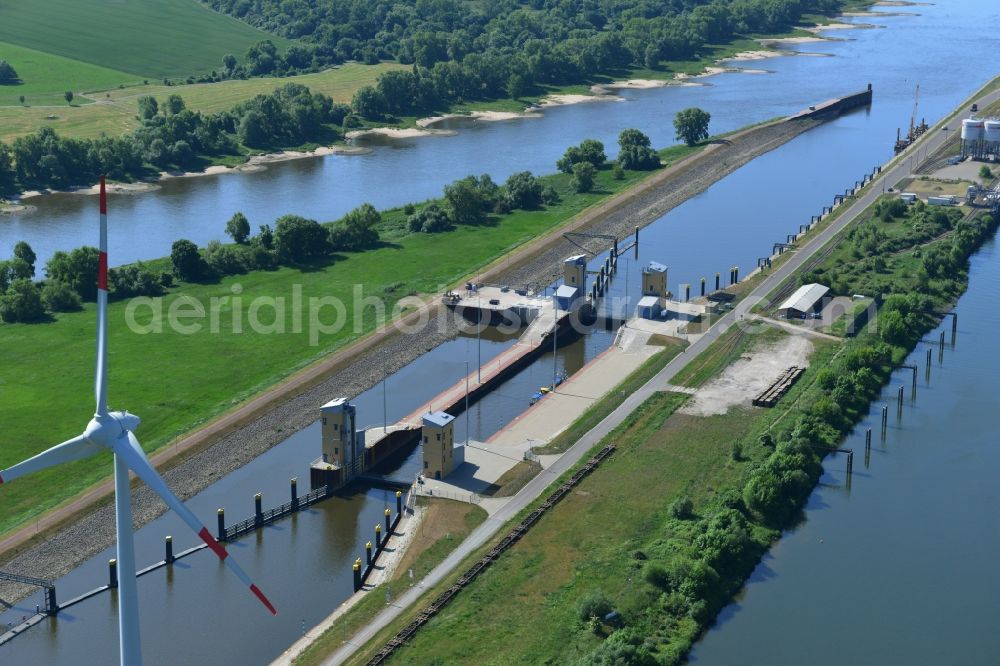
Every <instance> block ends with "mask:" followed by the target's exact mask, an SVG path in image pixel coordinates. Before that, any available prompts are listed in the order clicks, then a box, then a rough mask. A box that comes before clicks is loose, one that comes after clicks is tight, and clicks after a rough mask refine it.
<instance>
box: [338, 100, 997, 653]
mask: <svg viewBox="0 0 1000 666" xmlns="http://www.w3.org/2000/svg"><path fill="white" fill-rule="evenodd" d="M997 99H1000V90H998V91H995V92H993V93H990V94H988V95H984V96H981V97H980V98H978V99H976V100H974V101H976V103H978V104H979V106H980V107H984V106H985V105H987V104H992V103H993V102H994V101H996V100H997ZM969 103H971V101H970V102H969ZM968 106H969V105H968V104H964V105H963V106H961V107H960V110H959V111H957V112H956V113H954V114H953V115H952V116H949V117H948V119H947V120H945V121H942V122H941V123H938V124H937V125H935V126H934V127H932V128H931V129H930V130H928V131H927V133H926V134H925V135H924V136H923V137H921V139H920V140H919V141H918V142H917V143H916V144H914V145H913V146H911V147H910V149H909V150H908V151H907V152H906V153H904V154H903V155H902V156H901V157H899V158H897V159H894V160H893V161H892V162H890V164H891V165H893V166H890V167H888V168H883V169H882V173H881V174H880V176H879V177H878V178H876V179H875V181H874V182H873V185H872V186H870V187H868V188H867V190H866V191H865V193H864V194H863V195H862V196H861V197H859V198H857V199H856V200H855V201H854V202H853V203H851V204H850V206H849V207H848V208H847V210H846V211H844V212H843V213H842V214H841V215H840V217H838V218H837V219H836V220H835V221H834V222H833V223H832V224H831V225H830V226H828V227H827V228H825V229H823V230H822V231H821V232H819V233H818V234H817V235H816V236H814V237H812V238H811V239H810V240H809V241H808V242H807V243H806V244H805V245H804V246H803V247H802V248H800V249H799V250H798V251H797V252H796V253H795V254H793V255H792V256H791V257H790V258H789V259H788V260H787V261H785V262H784V263H783V264H781V266H780V267H778V268H777V269H775V270H774V272H772V273H771V274H770V275H768V276H767V277H766V278H765V279H764V280H763V281H762V282H761V283H760V284H759V285H758V286H757V287H756V288H755V289H754V290H753V291H751V292H750V293H749V294H748V295H747V297H746V298H744V299H743V300H742V301H740V303H739V304H738V305H737V306H736V307H735V308H734V309H733V310H731V311H730V312H728V313H727V314H726V315H725V316H723V317H722V318H720V319H719V320H718V321H717V322H716V324H715V325H714V326H712V328H710V329H709V330H708V332H707V333H705V335H704V336H702V337H701V338H700V339H699V340H698V341H697V342H695V343H694V344H692V345H691V346H690V347H688V348H687V349H686V350H685V352H684V353H682V354H679V355H678V356H676V357H675V358H674V359H673V360H672V361H671V362H670V363H668V364H667V365H666V367H664V368H663V370H661V371H660V372H659V373H657V374H656V376H655V377H653V378H652V379H651V380H649V381H648V382H646V384H645V385H643V386H642V387H641V388H640V389H639V390H638V391H636V392H635V393H633V394H632V395H630V396H629V397H628V398H627V399H626V400H625V402H623V403H622V404H621V405H620V406H619V407H618V409H616V410H615V411H613V412H611V414H609V415H608V416H607V417H606V418H605V419H604V420H603V421H601V422H600V423H598V424H597V425H596V426H595V427H594V428H593V429H592V430H590V431H589V432H588V433H587V434H585V435H584V436H583V437H581V438H580V439H579V440H578V441H577V442H576V444H574V445H573V446H572V447H571V448H570V449H569V450H567V451H566V453H565V454H563V456H562V457H561V458H559V460H557V461H556V462H555V463H553V465H552V466H551V467H549V468H548V469H546V470H545V471H543V472H542V473H541V474H539V475H538V476H537V477H535V478H534V479H532V481H531V482H530V483H528V484H527V485H526V486H525V487H524V488H522V489H521V491H520V492H519V493H518V494H517V495H515V496H514V497H513V498H512V499H511V501H510V502H508V503H507V504H506V505H504V506H503V508H501V509H500V510H498V511H497V512H496V513H495V514H493V515H492V516H490V517H489V518H488V519H487V520H486V521H485V522H484V523H483V524H481V525H480V526H479V527H477V528H476V529H475V530H474V531H473V532H472V534H470V535H469V537H468V538H467V539H466V540H465V541H463V542H462V543H461V544H460V545H459V546H458V548H456V549H455V550H454V551H452V553H451V555H449V556H448V557H447V558H446V559H445V560H444V561H443V562H442V563H441V564H439V565H438V566H437V567H435V568H434V569H433V570H432V571H431V572H430V573H429V574H427V576H426V577H425V578H424V579H423V580H422V581H420V583H419V584H418V585H416V586H414V587H412V588H410V590H409V591H407V592H406V593H405V594H403V595H401V596H400V597H399V598H398V599H397V600H396V602H395V603H394V604H393V605H391V606H390V607H389V608H387V609H386V610H384V611H382V613H380V614H379V615H378V617H376V618H375V619H374V620H373V621H372V622H371V624H369V625H367V626H366V627H365V628H364V629H362V630H361V631H359V632H358V633H357V634H355V635H354V636H352V637H351V639H350V640H349V641H347V642H346V643H345V644H344V645H343V646H342V647H341V648H340V649H339V650H337V651H336V652H335V653H333V654H332V655H331V656H330V657H329V658H328V659H327V660H326V661H325V662H324V664H328V665H335V664H342V663H344V662H345V661H347V659H349V658H350V657H351V656H352V655H353V654H354V652H355V651H357V650H358V649H359V648H360V647H361V646H363V645H365V644H366V643H367V642H368V641H370V640H372V639H373V638H374V637H375V635H376V634H377V633H378V632H380V631H381V630H382V629H384V628H385V627H386V626H388V625H389V623H391V622H392V621H393V620H395V619H396V618H397V617H399V616H400V615H401V614H402V613H403V612H404V611H405V610H406V609H407V608H408V607H409V606H411V605H412V604H413V603H415V602H416V601H417V599H418V598H419V597H420V595H422V594H423V593H424V592H425V591H426V590H427V589H428V588H431V587H433V586H435V585H437V584H438V583H439V582H441V581H442V580H443V579H444V578H445V577H446V576H448V575H449V574H450V573H451V572H452V571H454V570H455V569H456V568H457V567H458V566H459V565H460V564H461V563H462V560H464V559H465V558H466V557H468V556H469V555H470V554H471V553H472V552H473V551H475V550H476V549H477V548H479V547H480V546H482V545H483V544H484V543H486V542H487V541H488V540H489V539H490V538H491V537H493V535H495V534H496V533H497V532H499V531H500V530H501V528H503V527H504V525H505V524H506V523H507V521H508V520H510V519H511V518H513V517H514V516H515V515H516V514H517V513H518V512H519V511H520V510H521V509H523V508H524V507H526V506H528V504H530V503H531V502H533V501H534V500H535V499H537V498H538V497H540V496H541V495H542V493H544V492H545V491H546V489H548V487H549V485H550V484H551V483H552V482H553V481H555V480H556V479H557V478H558V477H559V476H560V475H562V474H563V473H564V472H565V471H567V470H568V469H570V468H571V467H573V466H574V465H575V464H576V463H577V462H579V461H580V459H581V458H583V457H584V456H585V455H586V454H587V453H588V452H589V451H590V450H591V449H592V448H593V447H594V446H595V445H596V444H597V443H598V442H600V441H601V440H602V439H603V438H604V437H605V436H606V435H607V434H608V433H610V432H611V431H612V430H614V429H615V428H617V427H618V426H619V425H620V424H621V423H622V422H623V421H624V420H625V419H626V418H627V417H628V416H629V414H631V413H632V412H633V411H635V410H636V408H638V407H639V405H641V404H642V403H643V402H645V401H646V400H647V399H648V398H649V397H650V396H652V395H653V394H654V393H656V392H657V391H659V390H661V389H662V388H663V387H664V386H665V385H666V384H668V383H669V382H670V380H671V379H673V378H674V376H675V375H676V374H677V373H678V372H680V371H681V370H682V369H683V368H684V367H685V366H687V364H688V363H690V362H691V360H692V359H694V357H696V356H697V355H698V354H700V353H701V352H703V351H705V349H706V348H707V347H708V346H709V345H710V344H712V342H714V341H715V340H717V339H718V338H719V337H721V336H722V335H723V334H725V333H726V332H727V331H728V330H729V329H730V328H732V326H733V325H735V324H738V323H739V322H740V321H742V320H745V319H747V318H748V315H749V312H750V309H751V308H752V307H753V306H754V305H755V304H757V303H759V302H760V301H761V300H763V299H764V297H765V296H767V295H768V294H769V293H770V292H771V291H773V290H774V289H775V288H777V287H778V285H780V284H781V282H782V281H783V280H785V279H786V278H787V277H789V276H790V275H791V274H792V273H794V272H795V271H796V270H798V269H799V268H800V267H801V266H802V264H804V263H805V262H806V261H808V259H809V258H810V257H812V256H814V255H815V254H816V253H817V252H818V251H819V250H821V249H822V248H823V247H824V246H825V245H826V244H827V243H829V242H830V240H831V239H833V237H834V236H836V235H837V234H839V233H840V232H841V231H843V229H844V227H846V226H847V225H848V224H850V223H851V222H852V221H853V220H854V219H855V218H856V217H857V216H858V215H859V214H860V213H861V212H862V211H863V210H865V209H866V208H868V206H870V205H871V204H872V203H873V202H874V201H875V200H876V199H877V198H878V197H879V196H881V194H882V185H883V183H884V184H885V186H886V187H889V186H892V185H895V184H896V183H897V182H899V181H900V180H901V179H902V178H904V177H906V176H907V175H909V173H910V171H911V169H910V167H911V155H913V156H916V155H917V153H918V151H919V153H920V154H922V155H924V156H926V155H929V154H931V153H933V152H934V151H935V150H937V149H938V148H939V147H940V146H941V145H942V144H943V143H944V142H945V141H946V140H947V139H948V138H949V137H950V136H951V135H952V132H953V131H956V130H957V127H958V124H957V123H956V119H957V118H959V117H961V116H963V115H964V112H965V110H966V109H968ZM941 126H947V127H948V128H949V129H948V131H942V130H941V129H940V127H941ZM887 140H888V139H887Z"/></svg>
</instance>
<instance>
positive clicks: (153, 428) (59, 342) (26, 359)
mask: <svg viewBox="0 0 1000 666" xmlns="http://www.w3.org/2000/svg"><path fill="white" fill-rule="evenodd" d="M688 150H690V149H688ZM673 154H676V155H681V154H686V151H673ZM647 175H648V173H638V172H627V177H626V179H625V180H622V181H616V180H613V179H612V177H611V173H610V170H607V169H606V170H602V171H600V172H599V173H598V181H597V189H596V191H595V192H591V193H588V194H576V193H575V192H572V190H571V188H570V185H569V180H570V177H569V176H568V175H566V174H560V175H558V176H553V177H552V178H551V181H550V182H551V183H552V184H553V186H554V187H556V188H557V190H558V191H560V194H561V195H562V201H561V202H560V203H559V204H557V205H553V206H550V207H548V208H545V209H542V210H537V211H516V212H515V213H513V214H510V215H506V216H503V217H502V218H500V219H499V221H498V222H497V223H496V224H495V225H485V226H481V227H476V228H469V227H461V228H459V229H457V230H456V231H453V232H450V233H442V234H412V235H405V236H400V235H399V234H398V232H393V231H392V229H388V230H387V234H386V235H385V237H387V238H390V239H392V238H394V239H395V240H394V241H393V242H391V243H387V244H386V246H384V247H382V248H380V249H376V250H371V251H368V252H364V253H361V254H356V255H351V256H348V257H342V258H339V259H338V260H337V261H335V262H334V263H332V264H331V265H327V266H320V267H317V268H315V269H313V270H307V271H301V270H296V269H291V268H282V269H280V270H277V271H273V272H256V273H250V274H247V275H240V276H233V277H229V278H226V279H224V280H223V281H222V282H221V283H219V284H211V285H185V286H183V287H182V288H179V289H177V288H175V289H174V292H173V293H172V294H170V295H168V296H166V297H164V299H163V304H164V306H163V311H164V313H167V312H169V308H170V307H171V306H173V307H181V305H180V304H179V301H181V299H187V298H193V299H196V300H198V301H199V302H201V303H203V304H204V307H205V308H206V310H207V309H209V308H210V304H211V299H212V298H213V297H217V298H221V297H231V296H232V295H233V291H232V289H233V287H234V286H235V285H237V284H238V285H240V287H241V288H242V294H241V298H242V303H243V304H244V305H243V307H244V314H243V317H242V321H243V329H244V331H245V332H244V333H237V332H234V330H233V326H232V316H231V308H230V307H228V306H227V307H224V308H223V309H222V313H223V314H222V316H220V317H219V326H218V331H219V332H218V333H213V332H211V331H210V330H209V329H210V327H209V326H208V322H207V321H206V322H205V324H206V325H205V326H203V328H202V330H201V331H199V332H197V333H195V334H192V335H184V334H181V333H178V332H174V331H171V329H170V328H169V327H164V332H163V333H162V334H149V335H139V334H135V333H132V332H130V331H129V329H128V328H127V327H126V324H125V318H124V317H125V310H126V303H125V302H116V303H113V304H112V305H111V307H110V313H109V321H110V331H109V336H110V350H111V353H110V371H109V377H110V379H109V381H110V386H111V389H110V400H111V404H112V405H113V406H114V407H115V408H126V407H127V408H128V409H129V410H131V411H132V412H134V413H137V414H139V415H140V416H141V417H142V419H143V425H142V427H141V429H140V432H139V436H140V437H141V438H142V441H143V444H144V446H146V447H147V450H152V449H155V448H158V447H160V446H162V445H164V444H165V443H168V442H169V441H170V440H171V439H173V438H174V437H177V436H179V435H180V434H182V433H184V432H187V431H189V430H191V429H192V428H195V427H196V426H198V425H199V424H201V423H204V422H205V421H206V420H208V419H209V418H211V417H212V416H214V415H216V414H219V413H221V412H224V411H226V410H229V409H231V408H232V407H233V406H235V405H236V404H238V403H239V402H241V401H242V400H244V399H246V398H247V397H249V396H251V395H253V394H255V393H257V392H259V391H261V390H262V389H264V388H266V387H268V386H270V385H272V384H274V383H275V382H276V381H277V380H279V379H280V378H282V377H285V376H287V375H289V374H291V373H293V372H294V371H296V370H297V369H300V368H302V367H304V366H305V365H307V364H309V363H311V362H313V361H315V360H317V359H318V358H320V357H321V356H323V355H325V354H327V353H329V352H330V351H332V350H334V349H337V348H339V347H341V346H343V345H345V344H346V343H347V342H349V341H350V340H352V339H354V338H356V337H358V336H359V335H360V334H361V332H362V331H363V332H367V331H370V330H371V329H372V328H373V325H374V323H373V321H370V319H371V318H370V317H368V318H367V319H366V320H365V322H364V324H363V325H361V324H360V323H359V324H358V326H359V330H358V331H357V332H355V331H353V328H354V326H355V323H354V322H355V321H356V319H355V317H354V314H353V308H352V306H351V303H352V299H353V291H352V290H353V285H354V284H355V283H357V282H362V283H363V285H364V295H365V296H376V297H384V299H385V301H386V303H387V304H388V305H389V306H390V307H391V305H392V304H393V303H395V302H396V300H397V299H399V298H400V297H401V296H403V295H406V294H408V293H411V292H415V293H433V292H436V291H438V290H440V289H442V288H443V287H444V286H445V285H449V284H452V283H454V282H456V281H458V280H459V278H461V277H463V276H465V275H467V274H469V273H471V272H474V271H475V270H476V269H478V268H480V267H482V266H484V265H485V264H487V263H489V262H490V261H491V260H493V259H495V258H496V257H498V256H501V255H502V254H503V253H505V252H507V251H508V250H510V249H512V248H514V247H516V246H518V245H520V244H522V243H524V242H526V241H529V240H532V239H534V238H536V237H537V236H538V235H539V234H542V233H544V232H545V231H547V230H549V229H552V228H553V227H556V226H557V225H559V224H561V223H564V222H566V221H567V220H569V219H570V218H571V217H573V216H574V215H575V214H577V213H578V212H580V211H581V210H583V209H585V208H587V207H589V206H591V205H593V204H595V203H597V202H599V201H600V200H602V199H604V198H605V197H607V196H608V195H610V194H612V193H613V192H616V191H620V190H622V189H624V188H626V187H628V186H629V185H631V184H634V183H636V182H637V181H639V180H641V179H642V178H644V177H646V176H647ZM385 218H386V220H387V222H386V226H387V227H393V226H395V225H398V224H399V223H401V221H402V219H403V215H402V213H401V211H390V212H388V213H387V214H386V215H385ZM219 224H220V225H221V224H223V220H222V219H221V218H220V221H219ZM456 248H460V249H461V251H458V252H456V251H455V250H456ZM296 285H300V286H301V289H302V299H303V300H302V302H303V303H308V299H309V298H310V297H312V296H335V297H338V298H340V299H341V300H342V301H343V302H344V303H347V304H348V311H347V313H346V321H347V324H348V325H346V326H345V327H344V328H343V329H342V330H341V331H340V332H339V333H337V334H335V335H329V336H326V337H323V338H322V339H321V340H320V341H319V342H320V343H319V345H317V346H310V344H309V337H308V331H309V326H308V321H306V322H305V323H304V325H303V327H302V332H300V333H293V332H291V331H292V330H293V327H294V319H293V313H292V308H291V306H289V307H288V308H287V311H286V312H285V314H284V321H285V324H286V330H287V331H289V332H288V333H285V334H271V335H267V334H254V333H252V332H250V327H249V325H248V322H249V314H248V313H247V311H246V310H245V308H247V307H248V306H249V304H250V303H251V301H252V300H253V299H254V298H256V297H258V296H263V297H273V298H284V299H286V302H288V303H289V304H290V303H291V296H292V293H293V289H294V288H295V286H296ZM272 312H273V311H272V310H271V309H269V308H266V309H264V310H263V312H261V313H260V319H261V321H263V322H270V321H272V318H273V314H272ZM332 318H333V315H332V313H331V311H330V310H327V312H326V313H325V314H324V321H331V320H332ZM137 319H138V321H140V322H141V323H145V322H148V321H149V319H150V315H149V314H148V310H147V311H145V314H144V311H140V312H139V316H138V317H137ZM94 326H95V322H94V307H93V305H88V306H87V308H86V309H85V310H84V311H82V312H78V313H69V314H60V315H58V318H57V321H55V322H53V323H45V324H34V325H23V324H21V325H3V326H0V385H2V387H3V406H4V414H5V417H4V427H5V435H4V446H3V448H2V449H0V468H2V467H5V466H6V465H8V464H10V463H14V462H17V461H19V460H22V459H24V458H27V457H28V456H30V455H33V454H34V453H37V452H38V451H40V450H42V449H44V448H46V447H48V446H51V445H53V444H55V443H57V442H60V441H63V440H65V439H67V438H68V437H70V436H73V435H75V434H76V433H77V428H80V427H82V426H83V425H84V424H86V422H87V421H88V419H89V418H90V415H91V413H92V411H93V404H92V402H91V400H92V397H91V390H90V387H91V386H92V381H93V380H92V376H93V361H92V359H93V358H94V342H93V340H94V333H93V331H94ZM109 472H110V467H109V465H108V460H107V459H106V458H101V457H99V458H98V459H91V460H87V461H82V462H80V463H76V464H75V465H74V466H72V467H70V468H60V469H58V470H51V471H49V472H45V473H42V474H39V475H37V476H35V477H33V478H32V480H31V482H30V483H17V484H10V485H6V484H5V485H4V486H3V487H2V488H0V496H2V499H3V501H0V533H2V532H4V531H7V530H9V529H11V528H13V527H15V526H17V525H19V524H22V523H23V522H25V521H26V520H28V519H30V517H31V516H33V515H37V514H38V513H39V512H42V511H44V510H45V509H47V508H49V507H51V506H54V505H55V504H57V503H59V502H61V501H62V500H65V499H66V498H68V497H71V496H73V495H74V494H75V493H77V492H79V491H80V490H82V489H83V488H85V487H87V486H89V485H91V484H92V483H94V482H95V481H96V480H98V479H100V478H103V477H105V476H107V475H108V473H109Z"/></svg>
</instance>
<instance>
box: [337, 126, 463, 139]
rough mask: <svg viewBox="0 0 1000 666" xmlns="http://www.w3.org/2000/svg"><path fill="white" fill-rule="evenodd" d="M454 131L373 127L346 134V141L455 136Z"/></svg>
mask: <svg viewBox="0 0 1000 666" xmlns="http://www.w3.org/2000/svg"><path fill="white" fill-rule="evenodd" d="M457 133H458V132H455V131H454V130H436V129H426V128H420V127H373V128H371V129H364V130H354V131H352V132H348V133H347V134H346V138H347V139H348V140H354V139H357V138H360V137H364V136H373V135H374V136H384V137H388V138H390V139H412V138H416V137H420V136H455V135H456V134H457Z"/></svg>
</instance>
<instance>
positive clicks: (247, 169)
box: [0, 146, 371, 214]
mask: <svg viewBox="0 0 1000 666" xmlns="http://www.w3.org/2000/svg"><path fill="white" fill-rule="evenodd" d="M370 152H371V148H364V147H360V146H320V147H319V148H317V149H315V150H284V151H281V152H277V153H266V154H263V155H253V156H251V157H250V158H249V159H248V160H247V161H246V162H244V163H243V164H240V165H237V166H234V167H228V166H224V165H221V164H217V165H214V166H210V167H208V168H206V169H204V170H203V171H161V172H160V174H159V176H158V177H157V178H156V180H144V181H140V182H136V183H116V182H109V183H108V184H107V186H106V187H107V191H108V192H109V193H110V194H118V195H122V194H126V195H128V194H145V193H147V192H155V191H156V190H158V189H160V185H159V181H161V180H167V179H170V178H196V177H199V176H219V175H223V174H228V173H252V172H255V171H263V170H264V169H266V168H267V166H266V165H267V164H271V163H273V162H287V161H289V160H298V159H304V158H309V157H323V156H325V155H364V154H366V153H370ZM99 191H100V186H99V185H97V184H95V185H91V186H89V187H67V188H65V189H46V190H27V191H25V192H22V193H21V194H20V196H18V197H16V198H15V199H14V200H13V201H12V202H10V203H9V204H8V205H6V206H0V214H2V213H27V212H31V211H34V210H36V207H35V206H28V205H25V204H22V203H20V202H21V201H23V200H25V199H32V198H35V197H40V196H44V195H47V194H85V195H95V194H98V192H99Z"/></svg>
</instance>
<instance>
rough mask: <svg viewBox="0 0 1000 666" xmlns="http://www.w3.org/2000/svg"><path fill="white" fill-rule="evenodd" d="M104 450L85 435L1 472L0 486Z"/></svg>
mask: <svg viewBox="0 0 1000 666" xmlns="http://www.w3.org/2000/svg"><path fill="white" fill-rule="evenodd" d="M102 450H103V448H102V447H101V446H99V445H97V444H93V443H91V442H90V440H88V439H87V438H86V437H84V436H83V435H79V436H77V437H74V438H73V439H70V440H67V441H65V442H63V443H62V444H56V445H55V446H53V447H52V448H51V449H46V450H45V451H42V452H41V453H39V454H38V455H37V456H34V457H32V458H28V459H27V460H25V461H24V462H20V463H18V464H16V465H14V466H13V467H10V468H8V469H3V470H0V484H2V483H4V482H6V481H13V480H14V479H16V478H19V477H22V476H24V475H25V474H31V473H32V472H37V471H39V470H43V469H46V468H47V467H55V466H56V465H61V464H62V463H67V462H73V461H74V460H80V459H81V458H88V457H90V456H92V455H94V454H95V453H100V452H101V451H102Z"/></svg>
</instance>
